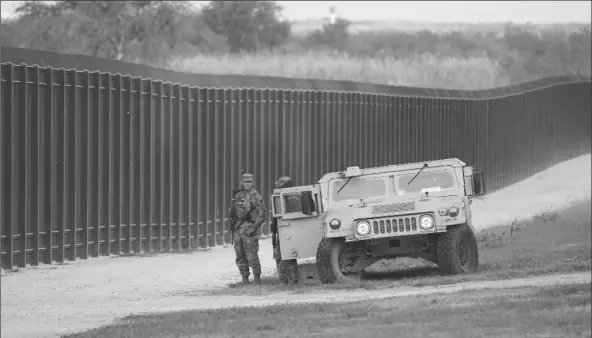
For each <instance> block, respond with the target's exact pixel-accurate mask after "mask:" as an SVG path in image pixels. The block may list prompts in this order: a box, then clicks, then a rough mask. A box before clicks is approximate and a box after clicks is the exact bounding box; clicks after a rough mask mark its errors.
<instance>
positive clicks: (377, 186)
mask: <svg viewBox="0 0 592 338" xmlns="http://www.w3.org/2000/svg"><path fill="white" fill-rule="evenodd" d="M347 181H348V179H347V178H346V179H343V180H339V181H337V182H335V183H333V187H332V189H331V192H332V194H331V196H332V199H333V201H344V200H348V199H360V198H369V197H378V196H386V195H387V177H372V178H364V177H357V178H352V179H351V180H350V181H349V182H348V183H347V184H346V185H345V187H344V188H343V189H342V190H341V191H339V189H341V187H342V186H343V185H344V184H345V183H346V182H347ZM338 191H339V192H338Z"/></svg>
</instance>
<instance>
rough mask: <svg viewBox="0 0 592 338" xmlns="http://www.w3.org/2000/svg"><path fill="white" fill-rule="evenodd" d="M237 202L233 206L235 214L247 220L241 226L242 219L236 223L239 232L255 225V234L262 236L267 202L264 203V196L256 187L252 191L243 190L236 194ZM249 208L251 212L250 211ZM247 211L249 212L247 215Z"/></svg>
mask: <svg viewBox="0 0 592 338" xmlns="http://www.w3.org/2000/svg"><path fill="white" fill-rule="evenodd" d="M234 199H235V202H234V205H233V207H234V208H235V209H234V212H235V215H236V217H237V218H238V219H242V218H245V221H244V222H243V223H242V224H241V225H240V226H239V224H240V221H237V224H235V227H236V229H235V230H238V231H239V232H242V231H244V230H246V229H247V228H252V227H255V229H256V230H255V232H254V233H253V236H257V237H259V236H261V224H263V221H265V204H264V203H263V197H262V196H261V194H259V192H258V191H257V190H255V189H251V190H250V191H247V190H241V191H239V192H238V193H237V194H236V196H235V198H234ZM249 210H251V212H250V213H249ZM247 213H249V214H248V215H247Z"/></svg>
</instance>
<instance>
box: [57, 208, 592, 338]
mask: <svg viewBox="0 0 592 338" xmlns="http://www.w3.org/2000/svg"><path fill="white" fill-rule="evenodd" d="M591 230H592V225H591V209H590V200H586V201H583V202H579V203H578V204H576V205H573V206H572V207H569V208H567V209H564V210H561V211H559V212H558V213H555V212H548V213H541V214H540V215H539V216H537V217H535V218H534V219H533V220H532V221H531V222H527V223H523V224H512V225H504V226H499V227H495V228H490V229H488V230H485V231H482V232H481V233H480V234H479V240H480V254H481V267H480V269H481V271H480V272H479V273H477V274H472V275H465V276H452V277H440V276H438V275H437V270H436V269H435V268H434V267H433V266H430V264H424V263H419V264H418V263H417V262H416V263H413V262H412V261H408V262H405V263H403V264H405V265H406V266H405V265H402V264H401V263H396V262H397V261H396V260H395V261H392V262H391V261H386V262H385V263H382V264H377V265H375V266H374V267H373V269H372V271H371V272H369V273H368V274H367V275H366V280H365V281H362V282H361V283H359V284H357V285H347V286H343V285H314V286H309V285H300V286H296V287H288V286H283V285H280V284H278V282H277V278H271V277H270V278H267V279H265V281H264V284H263V285H261V286H250V287H244V288H228V289H226V290H221V291H216V292H213V293H208V295H215V294H224V295H229V294H235V295H237V296H238V295H241V296H249V295H251V296H256V295H269V294H273V293H276V292H280V293H286V292H287V293H312V292H319V291H323V290H325V291H329V290H330V289H333V290H335V289H347V288H351V289H356V288H357V289H359V288H362V289H370V290H376V292H380V289H383V290H384V289H387V288H389V289H393V288H402V287H422V286H428V285H442V284H453V283H457V282H460V281H479V280H495V279H507V278H515V277H525V276H532V275H546V274H554V273H559V272H573V271H590V265H591V255H592V254H591V251H590V250H591V242H590V241H591ZM590 297H591V290H590V285H567V286H554V287H537V288H520V289H508V290H487V291H483V290H481V291H470V292H469V291H465V292H462V294H448V295H441V294H437V295H429V296H427V295H424V296H408V297H402V298H401V297H400V298H397V299H396V300H395V299H392V298H387V299H383V300H372V301H363V302H350V303H346V304H300V305H274V306H270V307H263V308H250V307H246V308H232V309H226V310H196V311H185V312H177V313H165V314H156V315H145V316H132V317H128V318H125V319H123V320H121V321H120V322H118V323H116V324H114V325H110V326H105V327H101V328H98V329H95V330H91V331H88V332H85V333H80V334H74V335H69V336H67V337H99V336H100V337H321V336H322V337H360V336H367V337H368V336H373V337H393V330H396V331H397V335H398V336H399V335H400V336H406V337H434V336H435V334H436V333H437V336H438V337H485V336H488V337H489V336H497V337H510V338H511V337H525V336H529V337H590V335H591V331H590V330H591V323H590V301H591V299H590ZM459 318H462V319H461V320H459Z"/></svg>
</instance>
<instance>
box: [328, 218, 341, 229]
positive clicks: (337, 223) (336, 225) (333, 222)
mask: <svg viewBox="0 0 592 338" xmlns="http://www.w3.org/2000/svg"><path fill="white" fill-rule="evenodd" d="M329 226H330V227H331V229H333V230H337V229H339V227H340V226H341V221H340V220H338V219H337V218H333V219H332V220H331V222H329Z"/></svg>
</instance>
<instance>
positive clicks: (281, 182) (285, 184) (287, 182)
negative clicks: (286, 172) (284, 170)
mask: <svg viewBox="0 0 592 338" xmlns="http://www.w3.org/2000/svg"><path fill="white" fill-rule="evenodd" d="M291 186H292V178H291V177H290V176H282V177H280V178H278V180H277V181H275V188H276V189H282V188H290V187H291Z"/></svg>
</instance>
